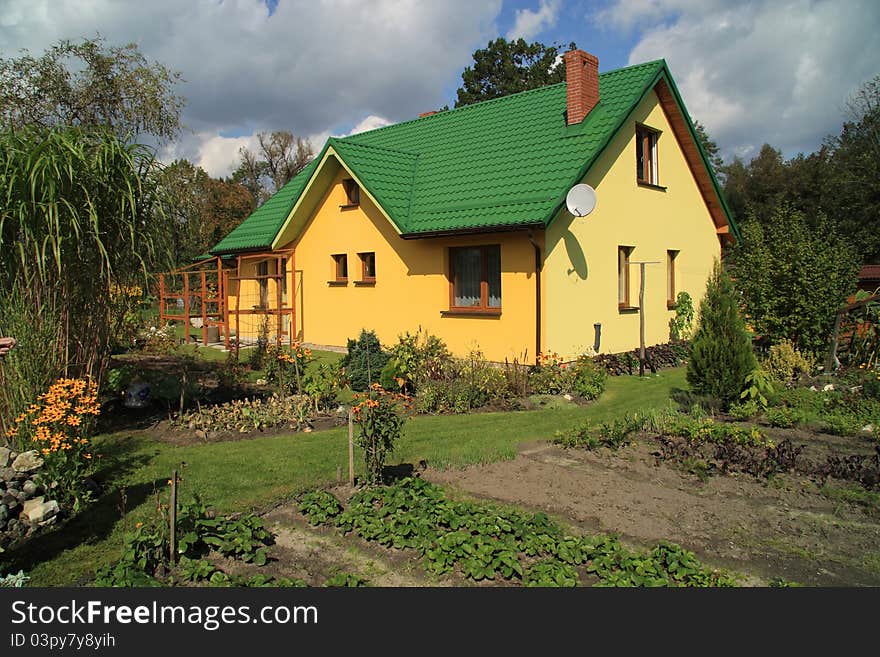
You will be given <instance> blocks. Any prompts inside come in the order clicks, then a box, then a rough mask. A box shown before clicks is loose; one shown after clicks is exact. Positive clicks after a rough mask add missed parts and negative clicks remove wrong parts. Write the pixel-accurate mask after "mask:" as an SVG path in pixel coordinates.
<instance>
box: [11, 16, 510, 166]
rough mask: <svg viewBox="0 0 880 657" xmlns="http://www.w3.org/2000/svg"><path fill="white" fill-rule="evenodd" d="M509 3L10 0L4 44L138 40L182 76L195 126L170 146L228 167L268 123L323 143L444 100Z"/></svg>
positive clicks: (14, 50)
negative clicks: (341, 132)
mask: <svg viewBox="0 0 880 657" xmlns="http://www.w3.org/2000/svg"><path fill="white" fill-rule="evenodd" d="M500 9H501V0H489V1H487V2H472V1H471V0H448V1H446V2H429V1H426V0H370V2H362V1H360V0H325V1H323V2H313V1H306V0H297V1H286V0H280V2H279V3H278V6H277V7H276V9H275V11H274V13H273V14H272V15H271V16H270V15H269V11H268V9H267V8H266V5H265V4H264V2H263V1H262V0H234V1H226V2H183V3H182V2H179V0H150V1H149V2H143V1H142V0H127V1H119V0H80V1H78V2H58V1H57V0H3V5H2V8H0V54H2V56H4V57H10V56H15V55H17V54H18V51H19V50H21V49H22V48H27V49H29V50H30V52H31V53H32V54H35V55H38V54H40V53H42V52H43V51H44V50H45V49H46V47H47V46H49V45H51V44H53V43H55V42H56V41H58V40H59V39H62V38H63V39H74V40H75V39H78V38H81V37H94V36H96V34H98V33H100V34H101V35H102V36H103V37H105V39H106V41H107V43H109V44H114V45H116V44H123V43H128V42H135V43H137V44H138V45H139V47H140V49H141V51H142V52H143V53H144V54H145V55H146V57H147V58H148V59H150V60H158V61H160V62H162V63H163V64H165V65H166V66H168V67H170V68H172V69H175V70H179V71H181V73H182V74H183V78H184V80H185V82H184V83H183V84H181V85H180V86H179V88H178V92H179V93H181V94H182V95H183V96H185V97H186V99H187V106H186V108H185V109H184V113H183V120H184V122H185V123H186V124H187V126H188V127H189V128H190V132H189V133H186V134H184V135H182V136H181V138H180V140H179V143H178V144H175V145H173V146H171V147H170V148H168V149H165V152H163V156H164V155H166V154H168V153H172V154H176V156H177V157H183V156H185V157H190V158H194V161H198V162H200V163H202V164H203V166H205V168H206V169H208V170H210V171H214V172H223V171H226V170H227V167H229V166H231V165H227V164H224V161H225V160H228V159H229V158H230V155H231V158H232V162H233V163H234V161H235V159H236V158H237V151H238V147H239V145H240V142H241V140H245V141H246V140H248V139H252V136H253V135H254V134H256V133H258V132H260V131H264V130H290V131H291V132H293V133H294V134H298V135H304V136H309V138H310V140H311V139H312V137H314V138H316V139H320V143H317V144H316V147H317V148H320V146H321V145H323V140H324V139H326V136H327V135H329V134H334V133H337V132H339V130H340V127H344V126H351V125H354V124H358V123H359V122H360V123H362V124H363V126H364V127H363V128H362V129H367V126H378V125H380V121H382V120H384V121H395V122H396V121H401V120H405V119H410V118H415V117H417V116H418V113H419V112H420V111H424V109H425V108H426V107H428V108H430V107H438V106H440V105H443V104H444V102H445V89H446V88H448V86H449V85H450V84H451V83H453V82H454V81H455V79H456V78H457V76H458V73H459V72H460V71H461V69H462V68H463V67H464V66H465V65H467V64H468V63H469V62H470V57H471V53H472V52H473V51H474V50H475V49H476V48H477V47H481V46H482V45H484V44H485V43H486V42H487V41H488V39H489V38H490V37H491V36H493V35H494V34H495V33H496V27H495V24H494V21H495V19H496V18H497V16H498V13H499V12H500ZM364 117H367V118H366V119H365V118H364ZM370 117H374V118H372V119H371V118H370ZM375 117H387V118H382V119H381V120H379V119H377V118H375ZM377 121H378V122H377ZM221 135H248V136H246V137H223V136H221ZM322 136H323V138H321V137H322ZM312 143H313V144H314V143H315V142H314V141H313V142H312Z"/></svg>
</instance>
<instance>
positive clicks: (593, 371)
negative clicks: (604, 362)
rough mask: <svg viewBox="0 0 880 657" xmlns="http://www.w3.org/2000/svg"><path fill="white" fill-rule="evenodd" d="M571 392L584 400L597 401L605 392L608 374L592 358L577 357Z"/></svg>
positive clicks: (585, 356)
mask: <svg viewBox="0 0 880 657" xmlns="http://www.w3.org/2000/svg"><path fill="white" fill-rule="evenodd" d="M573 370H574V381H573V383H572V390H573V391H574V392H575V393H576V394H578V395H580V396H581V397H583V398H584V399H598V398H599V397H600V396H601V395H602V393H603V392H604V391H605V383H606V381H607V379H608V372H607V371H606V370H605V368H603V367H600V366H599V365H598V364H597V363H596V362H595V360H593V357H591V356H588V355H581V356H578V359H577V360H576V361H575V363H574V366H573Z"/></svg>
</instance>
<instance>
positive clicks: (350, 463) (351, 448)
mask: <svg viewBox="0 0 880 657" xmlns="http://www.w3.org/2000/svg"><path fill="white" fill-rule="evenodd" d="M348 485H349V486H354V417H353V416H352V411H351V409H349V411H348Z"/></svg>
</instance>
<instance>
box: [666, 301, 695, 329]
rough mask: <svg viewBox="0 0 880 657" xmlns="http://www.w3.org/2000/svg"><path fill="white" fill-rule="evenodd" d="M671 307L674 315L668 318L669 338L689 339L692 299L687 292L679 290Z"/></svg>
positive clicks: (692, 309) (692, 320)
mask: <svg viewBox="0 0 880 657" xmlns="http://www.w3.org/2000/svg"><path fill="white" fill-rule="evenodd" d="M672 309H673V310H674V311H675V316H674V317H672V318H670V320H669V339H670V340H689V339H690V337H691V331H692V326H693V323H694V300H693V299H692V298H691V295H690V294H688V293H687V292H679V293H678V294H677V295H676V297H675V304H674V305H673V306H672Z"/></svg>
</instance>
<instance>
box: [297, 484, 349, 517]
mask: <svg viewBox="0 0 880 657" xmlns="http://www.w3.org/2000/svg"><path fill="white" fill-rule="evenodd" d="M299 510H300V511H301V512H302V513H303V515H305V516H307V517H308V519H309V522H310V523H311V524H313V525H323V524H324V523H326V522H327V521H328V520H329V519H330V518H335V517H336V516H338V515H339V513H340V512H341V511H342V505H341V504H340V503H339V500H337V499H336V498H335V497H334V496H333V495H332V494H330V493H328V492H327V491H325V490H316V491H311V492H309V493H305V494H304V495H303V496H302V497H301V498H300V499H299Z"/></svg>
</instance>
